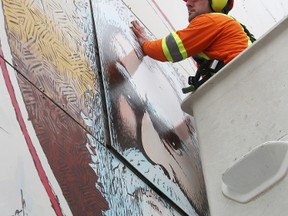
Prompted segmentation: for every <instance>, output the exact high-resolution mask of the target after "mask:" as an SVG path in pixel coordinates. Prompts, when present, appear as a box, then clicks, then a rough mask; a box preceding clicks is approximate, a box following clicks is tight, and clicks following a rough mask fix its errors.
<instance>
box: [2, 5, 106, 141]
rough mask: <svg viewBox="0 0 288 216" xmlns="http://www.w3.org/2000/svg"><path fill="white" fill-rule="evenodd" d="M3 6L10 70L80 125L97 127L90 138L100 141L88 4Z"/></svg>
mask: <svg viewBox="0 0 288 216" xmlns="http://www.w3.org/2000/svg"><path fill="white" fill-rule="evenodd" d="M2 5H3V14H4V19H5V29H6V32H7V37H8V43H9V46H10V49H11V52H12V56H13V65H14V67H16V68H17V70H18V71H20V72H21V73H22V74H23V75H24V76H25V77H26V78H27V79H28V80H29V81H30V82H31V83H33V85H35V86H36V87H37V88H38V89H39V90H40V91H42V92H43V93H45V94H46V95H47V96H49V97H50V98H51V99H52V100H53V101H54V102H55V103H57V104H58V105H59V106H61V107H62V108H63V109H64V110H65V111H66V112H67V113H68V114H69V115H71V117H73V118H75V120H77V121H78V122H79V123H80V124H81V125H82V126H83V127H86V129H88V127H87V125H88V124H89V123H90V125H91V124H93V125H94V127H97V128H95V130H93V131H94V132H95V133H96V134H94V135H95V136H97V138H98V139H99V140H101V142H102V143H104V131H103V128H104V126H103V119H102V118H103V110H102V108H101V107H102V105H101V100H100V96H99V94H100V93H99V89H100V87H99V78H98V73H97V72H98V70H97V61H96V57H95V56H96V55H95V53H96V51H95V43H94V36H95V35H94V33H93V26H92V22H91V18H92V15H91V12H90V6H89V1H88V0H81V1H79V0H78V1H76V0H74V1H67V0H62V1H53V0H51V1H33V0H20V1H14V0H3V1H2ZM92 101H93V102H94V103H95V104H94V105H95V106H93V107H91V104H92V103H90V102H92ZM83 117H84V118H83ZM83 119H85V120H83ZM90 132H91V133H92V131H90Z"/></svg>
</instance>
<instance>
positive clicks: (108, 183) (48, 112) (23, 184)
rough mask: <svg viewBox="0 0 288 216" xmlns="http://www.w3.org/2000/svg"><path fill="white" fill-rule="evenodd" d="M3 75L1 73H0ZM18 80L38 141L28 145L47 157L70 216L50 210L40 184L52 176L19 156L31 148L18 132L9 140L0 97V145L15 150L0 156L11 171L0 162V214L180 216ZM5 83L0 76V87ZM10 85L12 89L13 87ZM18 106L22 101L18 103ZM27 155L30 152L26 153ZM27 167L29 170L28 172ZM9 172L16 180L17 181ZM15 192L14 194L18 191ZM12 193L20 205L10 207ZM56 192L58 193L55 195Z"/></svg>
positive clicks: (75, 124) (68, 120)
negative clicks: (7, 145) (36, 172)
mask: <svg viewBox="0 0 288 216" xmlns="http://www.w3.org/2000/svg"><path fill="white" fill-rule="evenodd" d="M10 71H11V70H10ZM12 71H13V70H12ZM1 72H2V74H3V70H2V71H1ZM17 80H18V82H19V86H20V87H21V90H22V93H23V92H24V93H23V98H24V101H25V104H26V108H27V112H28V116H29V118H30V119H31V123H32V125H33V127H34V130H35V133H36V136H37V139H36V140H35V139H34V140H33V139H32V140H31V144H32V145H34V144H35V143H37V142H38V141H39V143H40V146H41V149H43V152H44V155H45V157H43V155H42V158H40V160H41V162H43V161H44V163H45V161H46V160H47V161H48V164H49V165H50V167H51V171H52V174H53V176H54V177H55V178H56V180H57V183H58V184H59V187H60V192H59V190H57V191H56V190H54V189H55V188H53V187H52V186H51V189H52V190H53V191H56V194H54V195H53V197H55V198H56V199H57V197H58V196H59V195H61V196H62V194H63V196H64V198H65V201H67V203H68V206H69V210H70V211H71V213H69V212H70V211H69V210H67V209H66V211H63V206H61V205H63V203H62V202H60V203H58V204H59V205H58V207H59V208H60V212H57V211H56V208H55V206H53V205H52V206H53V209H54V213H53V209H52V208H51V204H53V203H52V200H51V196H50V195H49V193H48V192H47V189H46V196H45V190H44V189H45V187H46V186H45V182H43V180H42V179H41V176H43V175H46V174H47V172H51V171H50V169H48V168H47V167H46V168H44V169H42V170H41V171H40V172H39V170H38V175H37V174H35V171H36V169H37V167H36V166H35V165H33V163H32V160H34V164H35V157H33V156H32V157H31V155H29V153H28V155H27V153H26V155H25V154H23V152H24V149H25V148H26V146H29V145H28V144H29V143H28V142H25V139H23V138H21V137H22V136H21V133H20V134H18V133H17V134H16V135H17V136H16V137H15V138H14V139H13V138H12V137H11V135H10V136H9V134H10V133H11V132H12V133H13V132H14V134H15V129H16V128H10V130H9V125H8V127H7V123H5V121H4V120H3V121H2V119H3V118H5V117H4V116H3V115H2V114H4V113H6V114H7V112H5V109H6V108H7V107H8V104H9V103H8V102H9V100H10V98H9V97H8V98H7V97H6V98H5V97H4V99H5V100H2V101H3V102H6V100H7V99H8V100H7V102H6V106H5V109H4V108H1V115H0V117H1V118H0V119H1V122H0V123H1V133H0V134H1V140H2V141H1V144H4V143H3V139H4V142H5V143H7V144H13V141H12V140H14V141H15V144H17V145H19V147H18V148H17V149H14V151H13V150H12V151H13V152H14V154H11V152H10V153H9V155H4V154H3V155H2V154H1V155H2V160H3V159H6V158H7V157H8V158H10V160H11V162H10V163H9V167H10V168H12V169H13V172H11V171H9V170H8V169H9V167H8V166H7V165H8V164H3V163H2V165H1V167H2V169H1V170H2V171H4V172H5V178H3V177H2V178H1V179H2V180H1V188H2V189H1V196H0V200H1V203H0V210H1V212H2V213H5V212H7V215H12V214H13V213H15V214H13V215H19V214H20V215H21V214H23V215H40V214H41V215H50V216H51V215H54V214H55V215H115V212H117V215H134V214H136V215H147V214H148V215H171V216H172V215H176V216H177V215H179V213H177V212H176V211H175V210H174V209H173V208H172V207H171V206H169V205H168V204H167V203H166V202H165V201H164V200H163V199H162V198H160V197H159V195H157V194H156V193H155V192H154V191H153V190H151V188H149V187H148V186H147V185H145V184H144V183H143V182H142V181H141V180H140V179H139V178H138V177H137V176H135V174H133V173H132V172H131V171H129V169H128V168H127V167H126V166H125V165H124V164H122V163H121V162H120V161H119V160H118V159H117V158H115V157H114V156H113V155H112V154H111V153H110V152H109V151H107V148H105V147H104V146H103V145H101V143H99V141H97V140H96V139H95V137H93V136H92V135H91V134H89V133H87V132H86V131H85V130H83V128H81V127H80V126H79V124H78V123H77V122H75V120H73V119H72V118H71V117H69V116H68V115H67V114H66V113H65V112H64V111H63V110H62V109H61V107H59V106H57V105H55V104H54V103H53V102H52V101H51V100H50V99H49V98H48V97H46V96H45V95H44V94H43V93H42V92H39V91H38V90H37V89H36V88H35V87H34V86H32V85H30V84H29V83H28V82H27V81H26V80H25V79H23V77H22V75H18V79H17ZM3 82H4V80H3V78H2V76H1V84H2V83H3ZM11 84H12V82H11ZM13 84H14V86H15V84H16V83H15V82H14V83H13ZM2 93H3V91H2ZM12 93H13V91H12ZM2 95H3V94H1V96H2ZM2 99H3V98H2ZM15 100H16V98H15ZM17 101H18V102H19V103H20V102H21V100H19V98H18V100H17ZM22 105H23V104H22ZM22 107H23V106H22ZM13 112H15V110H13V108H12V112H11V111H10V115H9V116H11V113H13ZM27 122H28V121H27V120H26V121H25V122H24V124H25V123H26V124H27ZM4 123H5V124H4ZM2 126H3V127H2ZM11 141H12V142H11ZM15 144H14V145H15ZM14 145H11V147H12V148H13V146H14ZM2 147H3V146H2ZM11 147H10V148H11ZM15 147H16V146H15ZM15 147H14V148H15ZM3 148H4V149H6V150H5V151H4V152H3V151H1V152H2V153H6V152H7V153H8V150H9V149H10V148H7V147H3ZM26 152H28V149H27V150H26ZM31 159H32V160H31ZM10 160H8V161H10ZM13 161H15V162H16V163H15V162H13ZM41 162H40V163H41ZM26 164H28V165H30V167H28V168H27V165H26ZM35 168H36V169H35ZM14 169H15V170H14ZM13 173H14V175H15V176H16V181H15V180H14V179H15V177H14V176H13ZM50 175H51V173H50ZM10 176H11V177H10ZM27 176H29V178H27ZM39 177H40V178H39ZM10 178H12V179H10ZM27 179H28V180H29V181H28V180H27ZM40 179H41V181H42V183H41V182H40ZM4 180H5V181H4ZM49 180H51V179H48V182H49ZM36 183H37V184H36ZM41 184H42V187H41ZM54 184H55V182H54ZM3 186H5V188H3ZM54 186H55V185H54ZM16 189H18V192H17V190H16ZM15 190H16V191H15ZM12 191H13V194H12V195H13V196H16V198H17V200H18V201H17V202H15V198H14V202H11V199H10V198H9V197H12V195H11V192H12ZM14 191H15V192H14ZM57 192H58V193H61V194H57ZM14 193H15V194H16V195H14ZM42 197H43V198H42ZM5 198H6V199H5ZM41 198H42V199H41ZM50 202H51V203H50ZM9 210H11V211H9ZM42 211H44V212H42Z"/></svg>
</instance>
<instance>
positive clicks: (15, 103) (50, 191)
mask: <svg viewBox="0 0 288 216" xmlns="http://www.w3.org/2000/svg"><path fill="white" fill-rule="evenodd" d="M0 55H1V56H2V57H3V52H2V47H1V41H0ZM3 58H4V57H3ZM0 64H1V69H2V73H3V77H4V80H5V83H6V87H7V89H8V92H9V95H10V98H11V101H12V105H13V107H14V109H15V113H16V116H17V119H18V122H19V125H20V127H21V130H22V133H23V135H24V137H25V140H26V143H27V146H28V148H29V151H30V154H31V156H32V158H33V161H34V164H35V166H36V169H37V172H38V174H39V176H40V179H41V181H42V184H43V186H44V188H45V190H46V192H47V194H48V196H49V198H50V201H51V203H52V207H53V209H54V211H55V212H56V215H57V216H63V214H62V211H61V208H60V204H59V201H58V199H57V196H56V195H55V194H54V192H53V189H52V188H51V186H50V183H49V180H48V178H47V176H46V173H45V171H44V169H43V166H42V164H41V161H40V159H39V157H38V155H37V152H36V149H35V147H34V145H33V143H32V141H31V138H30V136H29V133H28V130H27V128H26V125H25V122H24V120H23V116H22V114H21V110H20V107H19V104H18V101H17V99H16V96H15V93H14V89H13V85H12V83H11V80H10V77H9V73H8V70H7V68H6V64H5V62H4V60H3V59H2V58H0Z"/></svg>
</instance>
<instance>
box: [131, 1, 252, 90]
mask: <svg viewBox="0 0 288 216" xmlns="http://www.w3.org/2000/svg"><path fill="white" fill-rule="evenodd" d="M184 1H185V2H186V6H187V9H188V21H189V25H188V26H187V27H186V28H184V29H182V30H178V31H176V32H172V33H170V34H169V35H168V36H166V37H164V38H162V39H158V40H151V39H150V38H149V37H148V34H146V32H145V29H144V28H143V27H142V26H140V24H139V22H138V21H132V22H131V24H132V26H131V29H132V31H133V32H134V34H135V36H136V37H137V39H138V41H139V43H140V45H141V47H142V50H143V53H144V54H145V55H148V56H149V57H151V58H153V59H156V60H159V61H170V62H178V61H181V60H184V59H186V58H188V57H193V59H194V60H195V61H196V62H197V65H198V70H197V72H196V75H195V76H190V77H189V80H188V83H189V84H190V85H191V87H192V88H189V90H188V91H194V90H196V89H197V88H198V87H199V86H200V85H201V84H203V83H204V82H205V81H206V80H208V79H209V78H210V77H211V76H212V75H213V74H215V73H216V72H217V71H219V70H220V69H221V68H222V67H223V66H225V65H226V64H227V63H229V62H230V61H231V60H232V59H234V58H235V57H236V56H237V55H239V54H240V53H241V52H242V51H243V50H245V49H246V48H247V47H248V46H249V45H250V44H251V43H252V42H254V41H255V38H254V36H253V35H252V34H251V33H250V32H249V31H248V30H247V28H246V27H245V26H244V25H242V24H241V23H239V22H238V21H237V20H235V19H234V18H233V17H231V16H228V15H227V14H228V12H229V11H230V10H231V9H232V8H233V3H234V0H184ZM200 78H202V79H200ZM186 90H187V89H186ZM186 90H185V89H183V92H184V93H186V92H185V91H186Z"/></svg>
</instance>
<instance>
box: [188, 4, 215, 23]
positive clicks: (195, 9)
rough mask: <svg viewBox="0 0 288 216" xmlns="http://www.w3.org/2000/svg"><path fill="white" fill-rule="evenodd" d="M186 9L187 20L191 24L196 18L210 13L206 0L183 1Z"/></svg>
mask: <svg viewBox="0 0 288 216" xmlns="http://www.w3.org/2000/svg"><path fill="white" fill-rule="evenodd" d="M184 1H185V2H186V6H187V9H188V20H189V22H191V20H192V19H194V18H195V17H196V16H198V15H201V14H204V13H210V12H212V10H211V8H210V5H209V1H208V0H184Z"/></svg>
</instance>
